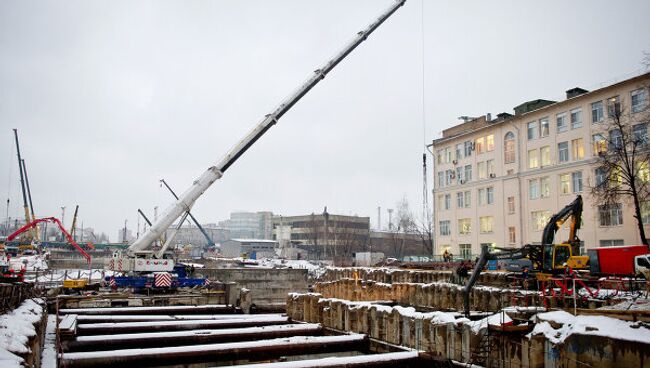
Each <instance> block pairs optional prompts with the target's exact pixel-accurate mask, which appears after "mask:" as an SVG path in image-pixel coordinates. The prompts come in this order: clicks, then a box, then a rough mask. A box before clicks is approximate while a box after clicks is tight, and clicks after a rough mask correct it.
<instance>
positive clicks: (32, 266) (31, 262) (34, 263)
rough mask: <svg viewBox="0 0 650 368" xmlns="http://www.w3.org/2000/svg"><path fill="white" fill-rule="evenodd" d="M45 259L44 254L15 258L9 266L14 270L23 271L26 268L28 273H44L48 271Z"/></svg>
mask: <svg viewBox="0 0 650 368" xmlns="http://www.w3.org/2000/svg"><path fill="white" fill-rule="evenodd" d="M45 257H46V256H45V255H44V254H36V255H31V256H19V257H13V258H11V260H10V261H9V266H10V267H11V268H13V269H14V270H21V269H23V268H24V269H25V270H27V271H43V270H47V262H46V261H45Z"/></svg>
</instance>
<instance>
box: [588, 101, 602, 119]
mask: <svg viewBox="0 0 650 368" xmlns="http://www.w3.org/2000/svg"><path fill="white" fill-rule="evenodd" d="M604 118H605V116H604V114H603V101H598V102H594V103H592V104H591V122H592V123H602V121H603V120H604Z"/></svg>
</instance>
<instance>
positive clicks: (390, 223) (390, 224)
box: [387, 208, 393, 231]
mask: <svg viewBox="0 0 650 368" xmlns="http://www.w3.org/2000/svg"><path fill="white" fill-rule="evenodd" d="M387 211H388V230H389V231H391V230H393V209H392V208H389V209H388V210H387Z"/></svg>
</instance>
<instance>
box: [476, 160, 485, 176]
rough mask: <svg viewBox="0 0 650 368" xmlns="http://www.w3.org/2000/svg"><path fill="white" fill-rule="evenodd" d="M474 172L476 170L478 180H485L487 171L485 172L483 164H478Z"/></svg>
mask: <svg viewBox="0 0 650 368" xmlns="http://www.w3.org/2000/svg"><path fill="white" fill-rule="evenodd" d="M476 170H478V178H479V180H480V179H485V178H487V171H486V170H485V162H479V163H477V164H476Z"/></svg>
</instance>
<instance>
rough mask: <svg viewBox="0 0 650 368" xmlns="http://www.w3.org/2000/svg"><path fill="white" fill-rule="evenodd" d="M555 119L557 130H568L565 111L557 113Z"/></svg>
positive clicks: (560, 131)
mask: <svg viewBox="0 0 650 368" xmlns="http://www.w3.org/2000/svg"><path fill="white" fill-rule="evenodd" d="M555 121H556V122H557V132H558V133H562V132H566V131H567V130H569V124H568V123H567V121H566V113H561V114H557V115H556V116H555Z"/></svg>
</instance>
